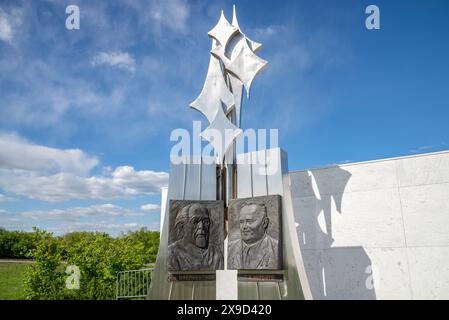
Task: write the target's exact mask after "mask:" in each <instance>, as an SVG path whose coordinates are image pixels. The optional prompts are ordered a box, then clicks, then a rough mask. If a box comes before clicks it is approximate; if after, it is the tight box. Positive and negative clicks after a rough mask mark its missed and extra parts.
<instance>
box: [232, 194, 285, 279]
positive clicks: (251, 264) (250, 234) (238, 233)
mask: <svg viewBox="0 0 449 320" xmlns="http://www.w3.org/2000/svg"><path fill="white" fill-rule="evenodd" d="M228 210H229V211H228V219H229V220H228V225H229V241H228V269H240V270H254V269H268V270H277V269H281V268H282V243H281V242H282V233H281V232H282V231H281V225H282V224H281V222H282V221H281V212H282V211H281V196H279V195H271V196H262V197H254V198H246V199H234V200H230V202H229V209H228Z"/></svg>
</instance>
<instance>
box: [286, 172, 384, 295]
mask: <svg viewBox="0 0 449 320" xmlns="http://www.w3.org/2000/svg"><path fill="white" fill-rule="evenodd" d="M290 178H291V186H292V189H291V192H292V198H293V206H294V211H295V221H296V222H297V223H298V224H299V226H298V228H297V233H298V240H299V244H300V248H301V254H302V257H303V259H304V264H305V268H306V273H307V278H308V280H309V285H310V289H311V291H312V296H313V299H365V300H373V299H376V294H375V290H374V286H373V278H372V270H371V260H370V258H369V256H368V255H367V253H366V252H365V250H364V249H363V247H359V246H357V247H332V243H333V242H334V239H333V230H332V215H333V214H344V212H342V200H343V194H344V190H345V188H346V185H347V183H348V181H349V179H350V178H351V173H349V172H348V171H346V170H344V169H342V168H340V167H338V166H335V167H331V168H325V169H319V170H314V171H313V172H311V171H300V172H292V173H290Z"/></svg>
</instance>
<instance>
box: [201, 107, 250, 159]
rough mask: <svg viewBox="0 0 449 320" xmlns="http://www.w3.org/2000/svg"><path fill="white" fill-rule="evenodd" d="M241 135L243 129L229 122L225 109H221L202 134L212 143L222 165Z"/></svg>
mask: <svg viewBox="0 0 449 320" xmlns="http://www.w3.org/2000/svg"><path fill="white" fill-rule="evenodd" d="M241 133H242V129H240V128H238V127H236V126H235V125H234V124H233V123H232V122H231V121H229V119H228V118H227V117H226V115H225V113H224V111H223V109H221V108H220V109H219V110H218V112H217V114H216V116H215V118H214V120H213V121H212V122H211V123H210V125H209V126H208V127H207V128H206V129H205V130H204V131H203V132H201V136H202V137H203V138H204V139H206V140H207V141H209V142H210V144H211V145H212V147H213V148H214V150H215V153H216V155H217V157H218V159H219V160H220V163H221V162H222V161H223V158H224V156H225V154H226V153H227V152H228V149H229V147H230V146H231V145H232V143H233V141H234V139H236V138H237V137H238V136H239V135H240V134H241Z"/></svg>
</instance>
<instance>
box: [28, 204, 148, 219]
mask: <svg viewBox="0 0 449 320" xmlns="http://www.w3.org/2000/svg"><path fill="white" fill-rule="evenodd" d="M20 215H22V216H24V217H26V218H31V219H34V220H43V219H45V220H47V219H48V220H53V219H58V220H59V219H63V220H77V219H80V218H91V217H130V216H142V215H144V214H143V213H142V212H136V211H133V210H130V209H127V208H123V207H119V206H116V205H113V204H110V203H107V204H101V205H92V206H89V207H74V208H67V209H54V210H49V211H42V210H33V211H26V212H22V213H20Z"/></svg>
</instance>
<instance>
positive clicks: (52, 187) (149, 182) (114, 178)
mask: <svg viewBox="0 0 449 320" xmlns="http://www.w3.org/2000/svg"><path fill="white" fill-rule="evenodd" d="M0 150H1V151H0V188H2V189H3V190H5V191H6V192H10V193H13V194H17V195H21V196H25V197H28V198H31V199H39V200H44V201H65V200H75V199H114V198H127V197H132V196H139V195H152V194H157V193H159V192H160V188H161V187H164V186H166V185H167V183H168V173H166V172H158V171H153V170H141V171H136V170H135V169H134V168H133V167H131V166H119V167H116V168H115V169H112V168H109V169H108V168H104V170H103V172H102V173H101V174H100V175H89V173H90V170H91V169H92V168H93V167H95V166H96V165H97V163H98V160H97V159H96V158H94V157H91V156H88V155H86V154H85V153H84V152H82V151H81V150H78V149H68V150H62V149H56V148H48V147H45V146H40V145H35V144H32V143H30V142H27V141H26V140H24V139H22V138H20V137H18V136H17V135H14V134H3V135H1V136H0Z"/></svg>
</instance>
